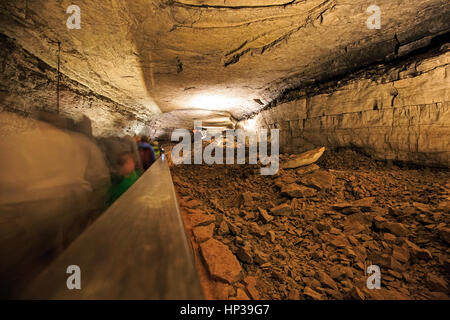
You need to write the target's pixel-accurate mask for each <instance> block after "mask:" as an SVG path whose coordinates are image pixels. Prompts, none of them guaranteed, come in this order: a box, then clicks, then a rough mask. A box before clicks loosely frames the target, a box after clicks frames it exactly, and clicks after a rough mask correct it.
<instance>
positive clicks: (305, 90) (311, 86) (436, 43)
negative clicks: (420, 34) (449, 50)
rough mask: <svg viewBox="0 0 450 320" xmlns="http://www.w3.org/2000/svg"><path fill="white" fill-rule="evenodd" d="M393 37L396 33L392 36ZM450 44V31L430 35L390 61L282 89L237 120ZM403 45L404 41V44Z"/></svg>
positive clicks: (406, 62) (416, 59) (376, 74)
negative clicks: (423, 41)
mask: <svg viewBox="0 0 450 320" xmlns="http://www.w3.org/2000/svg"><path fill="white" fill-rule="evenodd" d="M394 38H395V39H396V38H397V36H395V37H394ZM448 43H450V32H446V33H444V34H441V35H438V36H436V37H433V39H432V40H431V41H430V44H429V45H428V46H425V47H422V48H419V49H417V50H413V51H411V52H409V53H408V54H405V55H404V56H401V57H397V56H396V58H395V59H392V60H390V61H389V60H385V61H384V62H381V63H380V61H376V62H373V63H370V64H368V65H365V66H361V67H359V68H353V69H350V70H349V71H347V72H345V73H343V74H341V75H338V76H333V77H328V78H325V79H323V80H320V81H319V80H313V81H309V82H307V83H306V82H305V83H302V84H300V85H298V86H294V87H290V88H286V89H285V90H284V91H282V92H281V94H280V95H279V96H278V97H277V98H275V99H274V100H272V101H271V102H270V103H268V104H267V105H266V106H264V107H263V108H261V109H259V110H258V111H255V112H252V113H250V114H247V115H244V116H243V117H242V118H241V119H239V120H246V119H249V118H252V117H254V116H256V115H257V114H258V113H260V112H262V111H264V110H268V109H271V108H273V107H275V106H277V105H279V104H281V103H286V102H289V101H293V100H297V99H301V98H305V97H311V96H314V95H318V94H323V93H330V92H332V91H335V89H336V88H337V87H340V86H343V85H345V84H346V83H348V82H350V81H352V80H354V79H358V78H360V79H368V78H375V77H380V76H382V75H386V74H388V73H389V72H388V71H389V70H390V69H394V68H400V67H401V66H405V65H409V64H412V63H417V62H419V61H422V60H424V59H426V58H430V57H434V56H438V55H440V54H442V51H441V50H440V49H441V47H442V46H443V45H444V44H448ZM404 45H405V44H404ZM394 100H395V95H394V96H393V99H392V103H394Z"/></svg>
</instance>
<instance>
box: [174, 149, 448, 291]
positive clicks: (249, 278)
mask: <svg viewBox="0 0 450 320" xmlns="http://www.w3.org/2000/svg"><path fill="white" fill-rule="evenodd" d="M323 153H324V148H321V149H315V150H312V151H309V152H308V153H305V154H302V155H294V156H292V155H291V156H287V155H281V156H280V159H281V160H282V163H281V168H282V169H281V170H280V171H279V173H278V174H277V175H275V176H273V177H270V176H261V175H260V174H259V170H258V167H257V166H255V165H253V166H252V165H245V166H238V165H235V166H226V165H222V166H220V165H212V166H207V165H195V166H187V165H181V166H175V167H173V168H172V174H173V181H174V184H175V186H176V189H177V192H178V195H179V198H180V207H181V208H182V212H184V214H185V218H186V219H185V222H186V225H187V226H188V227H187V229H188V233H189V234H190V236H191V240H192V242H193V244H195V245H194V248H195V249H196V254H197V255H198V258H199V260H198V261H201V262H200V263H201V264H202V265H203V266H204V267H205V268H206V270H207V273H208V279H207V281H208V282H209V284H210V285H211V287H212V294H211V296H210V298H218V299H249V298H250V299H448V298H449V287H448V274H449V270H450V259H449V256H448V244H449V242H450V228H449V213H450V198H449V189H450V183H448V181H449V179H448V178H449V172H448V170H437V169H436V170H430V169H423V168H418V169H409V168H399V167H395V166H390V167H386V164H385V163H381V162H376V161H374V160H372V159H370V158H368V157H365V156H363V155H359V154H357V153H354V152H353V151H341V152H337V153H333V152H329V151H327V152H326V153H325V155H324V156H323V157H322V158H321V163H320V162H317V160H318V159H319V158H320V157H321V156H322V154H323ZM331 158H332V160H331ZM336 159H342V161H339V163H338V164H337V163H336V161H337V160H336ZM349 159H350V160H349ZM355 159H357V160H355ZM355 161H356V162H358V161H359V162H358V163H357V164H356V165H355ZM327 163H328V164H330V165H329V166H328V170H325V169H322V168H320V167H319V165H321V166H323V165H326V164H327ZM318 164H319V165H318ZM350 168H351V169H350ZM200 258H201V259H200ZM371 264H376V265H378V266H379V267H380V268H381V278H382V280H381V281H382V288H381V289H380V290H369V289H368V288H367V286H366V280H367V275H366V274H365V270H366V268H367V266H369V265H371Z"/></svg>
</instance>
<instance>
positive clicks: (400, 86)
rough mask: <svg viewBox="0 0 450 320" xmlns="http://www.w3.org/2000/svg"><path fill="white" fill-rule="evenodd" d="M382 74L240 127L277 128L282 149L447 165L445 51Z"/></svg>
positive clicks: (448, 65)
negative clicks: (350, 151) (355, 151)
mask: <svg viewBox="0 0 450 320" xmlns="http://www.w3.org/2000/svg"><path fill="white" fill-rule="evenodd" d="M442 50H443V51H445V52H443V53H441V54H440V55H437V56H435V57H432V58H428V59H425V60H423V61H421V62H414V63H411V64H408V65H406V66H402V68H393V69H391V70H388V71H387V72H386V73H385V75H384V76H377V77H375V78H373V77H372V78H365V77H364V75H361V77H360V78H355V79H353V80H350V81H348V82H347V83H345V84H344V85H341V86H338V87H335V88H332V89H331V90H330V92H327V93H322V94H317V95H312V96H307V97H304V98H300V99H297V100H293V101H291V102H286V103H282V104H280V105H278V106H276V107H274V108H272V109H268V110H265V111H262V112H261V113H260V114H258V115H257V116H256V117H255V118H254V119H250V120H246V121H242V122H240V125H241V126H242V127H244V128H247V127H251V126H253V127H257V128H279V129H280V146H281V149H282V151H284V152H300V151H305V150H307V149H311V148H312V147H314V146H322V145H324V146H328V147H332V148H333V147H357V148H360V149H362V150H363V151H365V152H366V153H368V154H370V155H373V156H375V157H378V158H381V159H391V160H402V161H410V162H415V163H419V164H426V165H437V166H445V167H448V166H449V165H450V140H449V139H447V138H446V137H449V136H450V51H448V50H447V49H446V48H445V47H444V48H443V49H442Z"/></svg>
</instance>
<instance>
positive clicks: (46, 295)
mask: <svg viewBox="0 0 450 320" xmlns="http://www.w3.org/2000/svg"><path fill="white" fill-rule="evenodd" d="M70 265H77V266H79V267H80V269H81V289H80V290H77V289H73V290H69V289H68V288H67V285H66V281H67V279H68V277H69V276H70V274H67V273H66V270H67V267H68V266H70ZM23 298H31V299H203V293H202V289H201V286H200V282H199V279H198V276H197V272H196V269H195V264H194V259H193V254H192V249H191V247H190V244H189V243H188V240H187V237H186V232H185V229H184V225H183V222H182V219H181V216H180V212H179V208H178V203H177V200H176V196H175V190H174V188H173V184H172V178H171V175H170V171H169V167H168V165H167V162H166V161H163V160H161V158H160V159H158V161H157V162H155V163H154V164H153V165H152V166H151V168H150V169H148V170H147V171H146V172H145V173H144V174H143V176H142V177H141V178H140V179H139V180H138V181H137V182H136V183H135V184H134V185H133V186H131V187H130V189H128V191H127V192H125V193H124V194H123V195H122V197H120V198H119V199H118V200H117V201H116V202H115V203H114V204H113V205H112V206H111V207H110V208H109V209H108V210H107V211H106V212H105V213H103V215H102V216H101V217H100V218H99V219H98V220H97V221H96V222H95V223H94V224H92V225H91V226H90V227H88V228H87V229H86V230H85V231H84V232H83V233H82V234H81V235H80V237H79V238H77V239H76V240H75V241H74V242H73V243H72V244H71V245H70V246H69V247H68V248H67V249H66V250H65V251H64V252H63V253H62V254H61V255H60V256H59V257H58V258H57V259H56V260H55V261H54V262H53V263H52V264H51V265H50V266H49V267H48V268H47V269H45V270H44V271H43V272H42V273H41V274H40V275H39V276H38V277H37V278H36V279H35V280H34V281H32V283H31V284H30V286H29V287H28V289H27V290H26V291H25V294H24V295H23Z"/></svg>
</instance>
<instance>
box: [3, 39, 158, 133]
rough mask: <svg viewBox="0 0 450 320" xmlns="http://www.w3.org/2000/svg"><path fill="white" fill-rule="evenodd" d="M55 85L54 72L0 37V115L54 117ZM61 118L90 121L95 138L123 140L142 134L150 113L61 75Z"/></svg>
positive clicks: (36, 58)
mask: <svg viewBox="0 0 450 320" xmlns="http://www.w3.org/2000/svg"><path fill="white" fill-rule="evenodd" d="M56 59H57V56H56V55H55V60H56ZM56 83H57V70H55V69H54V68H52V67H50V66H49V65H48V64H46V63H45V62H44V61H42V60H41V59H39V58H38V57H36V56H34V55H32V54H31V53H29V52H28V51H26V50H25V49H23V48H22V47H20V46H19V45H18V44H17V43H16V41H15V40H14V39H11V38H9V37H7V36H5V35H3V34H0V112H2V111H8V112H13V113H16V114H19V115H22V116H25V117H31V118H39V114H40V113H41V111H45V112H49V113H56V108H57V103H56V101H57V99H56ZM60 115H61V116H64V117H67V118H70V119H73V120H74V122H81V121H84V119H86V118H85V117H87V118H89V119H90V121H91V126H92V133H93V135H95V136H111V135H114V136H123V135H126V134H131V135H133V134H135V133H139V132H140V131H142V130H143V128H144V127H145V126H146V125H147V124H148V119H149V117H151V116H152V115H153V113H150V112H149V111H148V110H146V109H136V108H132V107H129V106H125V105H123V104H120V103H117V102H115V101H113V100H111V99H109V98H107V97H105V96H102V95H99V94H97V93H95V92H94V91H92V90H90V89H89V88H88V87H86V86H84V85H82V84H80V83H78V82H77V81H74V80H72V79H70V78H69V77H67V76H66V75H64V74H61V78H60Z"/></svg>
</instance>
